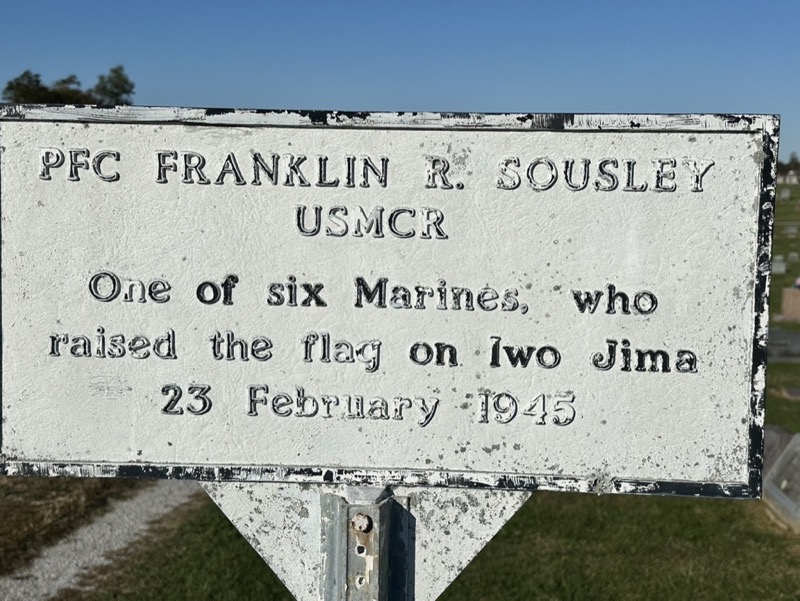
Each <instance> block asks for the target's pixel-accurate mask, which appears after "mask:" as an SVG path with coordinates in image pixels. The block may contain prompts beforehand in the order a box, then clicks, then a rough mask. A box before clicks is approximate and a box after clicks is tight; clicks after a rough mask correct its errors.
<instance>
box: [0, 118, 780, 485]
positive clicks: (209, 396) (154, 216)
mask: <svg viewBox="0 0 800 601" xmlns="http://www.w3.org/2000/svg"><path fill="white" fill-rule="evenodd" d="M776 146H777V119H776V118H773V117H769V116H725V115H680V116H658V115H645V116H642V115H474V114H466V115H461V114H430V113H424V114H368V113H336V112H273V111H227V110H200V109H171V108H161V109H142V108H125V109H113V110H96V109H88V108H77V107H64V108H42V107H11V108H3V109H0V147H1V148H2V156H1V157H0V161H1V162H0V175H2V178H0V208H1V209H2V227H3V229H2V239H3V247H2V265H3V268H2V287H3V288H2V292H3V295H2V296H3V314H2V327H3V406H2V412H3V413H2V418H3V422H2V438H1V439H0V451H1V452H2V454H3V455H5V457H6V467H5V469H6V471H7V472H8V473H10V474H26V475H37V474H38V475H106V476H143V477H147V476H150V477H179V478H197V479H201V480H230V481H237V480H238V481H282V482H305V483H327V484H340V485H346V484H360V485H372V486H385V485H387V484H395V485H406V486H471V487H481V488H506V489H526V490H536V489H558V490H578V491H585V492H602V493H631V492H635V493H655V494H691V495H710V496H731V497H741V496H757V495H758V494H759V492H760V470H761V462H762V459H761V453H762V447H763V396H764V384H765V383H764V367H765V348H766V346H765V345H766V336H767V323H768V321H767V317H768V316H767V304H766V299H767V295H768V292H769V267H770V255H769V252H770V242H771V232H772V219H773V213H772V211H773V201H774V175H775V173H774V168H775V156H776V154H775V153H776ZM115 153H116V154H115ZM256 153H258V156H259V160H256V159H255V155H256ZM231 157H233V158H231ZM273 161H274V162H273ZM71 167H72V169H71ZM584 170H585V171H584ZM115 176H118V177H115ZM341 208H344V209H346V210H347V212H344V211H342V210H341ZM315 218H316V219H315ZM379 227H380V228H382V231H381V235H379V236H378V235H376V234H377V233H378V232H377V229H378V228H379ZM345 228H346V229H345ZM354 234H355V235H354ZM111 274H114V275H113V276H112V275H111ZM234 276H235V278H234ZM114 277H118V278H119V280H120V282H121V284H120V285H121V286H124V285H125V282H127V281H130V280H133V281H141V282H142V283H143V284H144V286H145V289H146V291H147V292H146V294H145V295H144V297H143V298H144V301H145V302H139V300H140V299H139V298H138V297H137V299H135V301H134V302H126V301H125V300H124V298H123V297H124V292H121V293H120V294H119V296H116V297H114V298H113V299H111V298H110V297H111V296H113V294H112V293H111V292H109V287H110V286H111V285H112V284H113V281H114ZM167 285H168V286H169V289H167V288H166V286H167ZM92 286H94V288H92ZM382 287H383V288H382ZM137 290H138V289H137ZM295 293H296V296H293V295H295ZM148 295H149V296H148ZM623 295H624V297H623ZM134 296H136V294H134ZM166 297H169V299H168V300H165V299H166ZM382 297H385V298H383V300H382ZM609 299H616V300H615V301H611V300H609ZM105 301H107V302H105ZM226 301H230V302H226ZM593 307H594V308H593ZM98 328H102V332H99V333H98ZM114 335H124V336H126V339H125V343H124V344H125V345H130V344H131V342H132V340H133V339H134V338H136V337H145V338H146V339H147V341H148V343H149V344H150V346H148V347H146V348H147V349H148V351H149V352H148V357H143V356H142V354H143V353H142V351H141V349H139V350H137V351H134V350H132V347H130V346H128V347H126V348H127V351H126V353H127V356H125V357H119V358H110V357H109V356H108V355H109V354H110V353H111V352H112V351H111V350H110V349H111V347H112V346H113V344H112V341H111V336H114ZM80 337H85V341H84V340H83V339H81V338H80ZM139 343H141V338H140V339H139ZM139 343H134V345H136V344H139ZM90 347H91V350H88V349H89V348H90ZM101 349H102V350H101ZM242 349H246V352H247V353H249V354H250V356H249V358H248V360H247V361H244V360H242V357H243V355H242V353H243V352H244V351H242ZM451 349H452V350H451ZM157 351H158V352H157ZM137 354H138V357H137ZM81 355H87V356H81ZM131 355H133V356H131ZM159 355H161V356H163V358H161V357H159ZM173 355H174V358H173ZM612 357H613V360H612ZM667 369H669V371H667ZM309 399H310V400H309ZM359 399H360V400H359Z"/></svg>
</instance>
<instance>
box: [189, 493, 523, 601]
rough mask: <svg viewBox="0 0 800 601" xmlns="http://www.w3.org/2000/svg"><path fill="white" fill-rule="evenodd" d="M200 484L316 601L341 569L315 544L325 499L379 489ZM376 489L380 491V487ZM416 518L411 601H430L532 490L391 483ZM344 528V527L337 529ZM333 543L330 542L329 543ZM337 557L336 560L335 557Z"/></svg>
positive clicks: (299, 592)
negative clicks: (322, 501) (332, 573)
mask: <svg viewBox="0 0 800 601" xmlns="http://www.w3.org/2000/svg"><path fill="white" fill-rule="evenodd" d="M204 487H205V489H206V491H207V492H208V494H209V495H210V496H211V498H212V499H214V501H215V502H216V503H217V505H219V507H220V508H221V509H222V510H223V511H224V512H225V514H226V515H227V516H228V518H229V519H230V520H231V522H233V524H234V525H235V526H236V527H237V528H238V529H239V531H240V532H241V533H242V534H243V535H244V537H245V538H246V539H247V540H248V541H249V542H250V544H251V545H252V546H253V548H254V549H255V550H256V551H258V553H259V554H260V555H261V556H262V557H263V558H264V560H265V561H266V562H267V563H268V564H269V565H270V567H271V568H272V570H273V571H274V572H275V574H276V575H277V576H278V577H279V578H280V579H281V580H282V581H283V582H284V584H286V586H287V588H288V589H289V591H291V593H292V595H294V596H295V598H296V599H297V600H298V601H319V600H320V599H323V598H329V597H327V596H326V594H327V595H330V594H331V593H334V594H335V592H336V591H331V590H328V589H326V588H325V586H324V583H325V582H326V581H327V582H330V581H329V580H326V574H327V575H328V578H329V577H330V571H331V570H335V569H336V568H337V567H338V566H334V565H330V564H331V557H330V556H328V555H326V554H325V552H324V551H325V549H326V547H325V545H324V544H323V545H322V546H321V545H320V533H321V532H322V531H323V529H328V530H329V529H330V526H329V525H328V524H326V523H325V520H326V519H329V516H327V515H323V509H324V507H325V506H326V504H325V503H321V501H320V500H321V499H322V498H323V496H326V495H327V496H330V497H336V498H341V499H342V500H343V501H345V502H348V503H350V504H357V503H364V502H374V501H375V497H374V496H373V497H371V498H370V497H369V496H368V494H369V493H373V494H376V489H374V488H371V489H368V490H367V491H365V490H364V489H363V488H360V487H348V486H341V485H334V486H320V485H307V484H274V485H270V486H263V485H257V484H236V483H229V482H228V483H222V482H219V483H217V482H215V483H207V484H204ZM377 491H378V492H380V491H381V489H377ZM392 493H393V494H394V496H395V497H397V498H400V499H403V500H404V502H406V503H407V505H408V510H409V512H410V513H411V515H412V516H413V517H414V520H415V528H414V532H413V533H412V534H413V536H412V544H411V545H410V547H409V549H408V553H409V556H410V559H411V561H410V565H411V568H410V569H411V570H412V571H413V574H412V575H411V576H412V578H411V581H412V583H413V589H412V590H413V591H414V595H413V596H410V597H409V598H414V599H416V601H433V599H436V598H437V597H438V596H439V595H441V594H442V592H443V591H444V589H445V588H447V586H448V585H449V584H450V582H452V581H453V579H455V577H456V576H458V574H459V573H460V572H461V570H463V569H464V568H465V567H466V565H467V564H468V563H469V562H470V561H472V559H473V558H474V557H475V555H477V554H478V552H479V551H480V550H481V549H482V548H483V546H484V545H485V544H486V543H487V542H488V541H489V540H490V539H491V538H492V537H493V536H494V535H495V534H496V533H497V531H498V530H499V529H500V528H501V527H502V526H503V524H505V523H506V521H508V520H509V519H510V518H511V517H512V516H513V515H514V513H516V511H517V510H518V509H519V508H520V507H522V505H523V503H524V502H525V501H526V500H527V499H528V498H529V497H530V493H525V492H516V491H503V490H480V491H478V490H464V489H457V488H418V487H403V486H399V487H394V488H393V489H392ZM342 529H344V528H342ZM327 544H328V545H331V546H334V541H328V543H327ZM340 559H341V557H340Z"/></svg>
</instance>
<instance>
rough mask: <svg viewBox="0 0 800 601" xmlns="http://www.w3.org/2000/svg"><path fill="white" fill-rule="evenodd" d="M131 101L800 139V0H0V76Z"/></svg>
mask: <svg viewBox="0 0 800 601" xmlns="http://www.w3.org/2000/svg"><path fill="white" fill-rule="evenodd" d="M117 64H122V65H124V66H125V69H126V71H127V72H128V74H129V75H130V77H131V79H133V81H134V82H135V84H136V95H135V97H134V101H135V103H136V104H140V105H176V106H202V107H242V108H298V109H338V110H372V111H374V110H381V111H414V110H429V111H470V112H523V113H528V112H589V113H593V112H602V113H607V112H623V113H626V112H639V113H654V112H656V113H660V112H665V113H683V112H715V113H716V112H732V113H739V112H743V113H779V114H781V115H782V128H781V153H780V154H781V158H782V159H783V160H787V159H788V158H789V153H790V152H792V151H798V152H800V2H797V1H796V0H795V1H789V0H786V1H775V2H769V1H766V0H765V1H761V2H755V1H753V0H750V1H748V2H744V1H739V0H728V1H726V2H710V1H703V0H694V1H693V2H684V1H671V2H645V1H644V0H640V1H638V2H621V1H620V2H601V1H595V2H582V1H579V0H574V1H572V2H569V1H563V2H554V1H550V2H519V1H516V2H500V1H497V2H485V1H484V2H469V1H465V2H447V1H444V0H441V1H439V2H433V1H427V2H417V1H404V2H393V3H388V2H377V1H374V0H373V2H346V1H340V2H302V1H295V2H291V1H286V0H284V1H282V2H255V1H254V2H244V1H240V0H234V1H223V0H215V1H213V2H212V1H205V0H195V1H193V2H184V1H179V0H172V1H169V2H164V1H158V2H156V1H150V0H139V1H136V2H128V3H124V4H123V3H112V2H105V3H102V2H86V1H84V2H81V1H74V2H61V1H60V2H55V1H49V0H41V1H38V2H7V3H6V2H2V11H0V85H4V84H5V82H7V81H8V80H9V79H12V78H13V77H16V76H17V75H19V74H20V73H21V72H22V71H24V70H26V69H30V70H32V71H34V72H37V73H40V74H41V75H42V77H43V79H44V80H45V81H46V82H51V81H53V80H55V79H58V78H60V77H63V76H65V75H68V74H70V73H75V74H76V75H77V76H78V77H79V78H80V79H81V82H82V83H83V84H84V86H86V87H90V86H91V85H93V84H94V83H95V80H96V78H97V75H99V74H100V73H105V72H106V71H108V69H109V68H110V67H112V66H114V65H117Z"/></svg>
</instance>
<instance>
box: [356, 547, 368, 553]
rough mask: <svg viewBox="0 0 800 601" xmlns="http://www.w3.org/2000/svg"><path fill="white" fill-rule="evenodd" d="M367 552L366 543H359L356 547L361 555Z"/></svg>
mask: <svg viewBox="0 0 800 601" xmlns="http://www.w3.org/2000/svg"><path fill="white" fill-rule="evenodd" d="M366 552H367V548H366V547H365V546H364V545H358V546H357V547H356V553H358V554H359V555H364V553H366Z"/></svg>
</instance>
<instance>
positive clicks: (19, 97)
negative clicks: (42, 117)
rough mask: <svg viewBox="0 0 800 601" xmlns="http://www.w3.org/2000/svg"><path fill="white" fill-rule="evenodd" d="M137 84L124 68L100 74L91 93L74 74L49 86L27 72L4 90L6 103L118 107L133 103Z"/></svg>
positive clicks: (117, 67)
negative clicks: (83, 87) (84, 88)
mask: <svg viewBox="0 0 800 601" xmlns="http://www.w3.org/2000/svg"><path fill="white" fill-rule="evenodd" d="M133 90H134V84H133V82H132V81H131V80H130V78H129V77H128V76H127V74H126V73H125V69H124V68H123V66H122V65H117V66H116V67H113V68H112V69H110V70H109V72H108V74H107V75H100V76H99V77H98V78H97V84H96V85H95V86H94V87H93V88H89V89H88V90H83V89H81V82H80V80H79V79H78V78H77V77H76V76H75V75H68V76H67V77H64V78H63V79H59V80H57V81H55V82H53V83H52V84H50V85H49V86H48V85H46V84H44V83H43V82H42V77H41V76H40V75H39V74H38V73H33V72H32V71H25V72H23V73H22V74H21V75H19V76H18V77H16V78H14V79H12V80H11V81H9V82H8V83H7V84H6V87H5V88H3V100H5V101H6V102H11V103H14V104H96V105H99V106H115V105H123V104H131V102H132V99H133Z"/></svg>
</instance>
